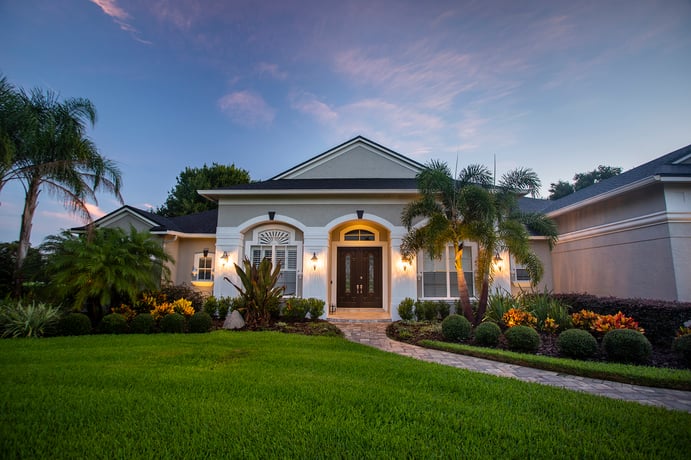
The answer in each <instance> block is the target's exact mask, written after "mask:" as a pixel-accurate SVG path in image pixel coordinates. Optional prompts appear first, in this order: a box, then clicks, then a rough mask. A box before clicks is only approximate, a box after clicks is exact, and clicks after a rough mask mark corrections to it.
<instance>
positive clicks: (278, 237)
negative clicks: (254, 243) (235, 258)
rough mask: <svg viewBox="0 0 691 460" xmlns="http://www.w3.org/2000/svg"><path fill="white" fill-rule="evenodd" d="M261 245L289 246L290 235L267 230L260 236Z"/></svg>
mask: <svg viewBox="0 0 691 460" xmlns="http://www.w3.org/2000/svg"><path fill="white" fill-rule="evenodd" d="M259 243H260V244H288V243H290V233H288V232H284V231H282V230H267V231H265V232H261V233H260V234H259Z"/></svg>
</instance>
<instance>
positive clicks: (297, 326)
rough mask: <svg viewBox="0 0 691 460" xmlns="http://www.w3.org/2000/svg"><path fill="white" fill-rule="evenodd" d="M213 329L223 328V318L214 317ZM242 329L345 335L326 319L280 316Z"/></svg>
mask: <svg viewBox="0 0 691 460" xmlns="http://www.w3.org/2000/svg"><path fill="white" fill-rule="evenodd" d="M212 329H213V330H217V329H223V320H220V319H214V322H213V328H212ZM240 330H242V331H247V330H253V331H275V332H283V333H286V334H302V335H325V336H343V332H341V330H340V329H339V328H338V327H336V326H334V325H333V324H331V323H329V322H328V321H324V320H316V321H295V320H292V319H285V318H280V319H278V320H272V321H271V323H270V324H269V325H268V326H265V327H261V328H254V329H248V328H247V327H244V328H242V329H240Z"/></svg>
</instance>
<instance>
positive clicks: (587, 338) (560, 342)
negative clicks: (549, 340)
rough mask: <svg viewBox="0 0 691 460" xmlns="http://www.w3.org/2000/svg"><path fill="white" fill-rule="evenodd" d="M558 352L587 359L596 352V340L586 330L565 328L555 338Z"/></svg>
mask: <svg viewBox="0 0 691 460" xmlns="http://www.w3.org/2000/svg"><path fill="white" fill-rule="evenodd" d="M557 349H558V350H559V354H560V355H563V356H566V357H569V358H575V359H588V358H591V357H592V356H593V355H595V353H597V340H596V339H595V337H593V336H592V334H590V332H588V331H584V330H582V329H567V330H565V331H564V332H562V333H561V334H559V337H558V338H557Z"/></svg>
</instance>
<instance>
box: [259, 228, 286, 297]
mask: <svg viewBox="0 0 691 460" xmlns="http://www.w3.org/2000/svg"><path fill="white" fill-rule="evenodd" d="M257 236H258V237H257V241H256V243H259V244H252V245H251V246H250V249H249V253H250V259H251V260H252V264H253V265H255V266H256V265H259V263H260V262H261V261H262V260H263V259H269V260H270V261H271V262H272V263H274V264H275V263H276V262H279V263H280V264H281V272H280V275H279V277H278V286H283V287H284V288H285V291H284V295H286V296H294V295H297V294H298V292H297V290H298V285H297V272H298V245H297V244H290V243H292V242H293V241H292V239H291V234H290V233H289V232H287V231H284V230H277V229H272V230H266V231H263V232H259V233H258V235H257Z"/></svg>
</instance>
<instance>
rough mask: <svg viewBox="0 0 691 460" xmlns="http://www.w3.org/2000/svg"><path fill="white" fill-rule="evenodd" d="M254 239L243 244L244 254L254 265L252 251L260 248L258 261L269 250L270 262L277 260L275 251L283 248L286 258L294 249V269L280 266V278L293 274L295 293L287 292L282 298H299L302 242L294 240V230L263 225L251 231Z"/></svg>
mask: <svg viewBox="0 0 691 460" xmlns="http://www.w3.org/2000/svg"><path fill="white" fill-rule="evenodd" d="M253 235H254V238H253V239H252V240H250V241H246V242H245V254H246V255H247V258H249V259H250V261H251V262H252V263H255V260H254V257H253V250H254V249H256V248H261V251H262V256H260V259H259V261H260V262H261V260H262V259H264V256H263V253H264V252H265V250H266V249H268V248H271V255H270V257H271V261H274V260H277V256H276V249H277V248H285V249H286V254H285V258H286V259H287V258H288V251H289V249H290V248H295V259H296V260H295V268H287V266H285V265H282V266H281V275H280V277H279V281H280V279H281V277H283V276H284V273H295V292H289V293H287V294H285V295H284V297H299V296H300V295H301V293H302V258H303V257H302V242H301V241H296V240H295V230H294V229H293V228H290V227H287V226H284V225H265V226H261V227H257V228H255V229H254V231H253Z"/></svg>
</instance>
